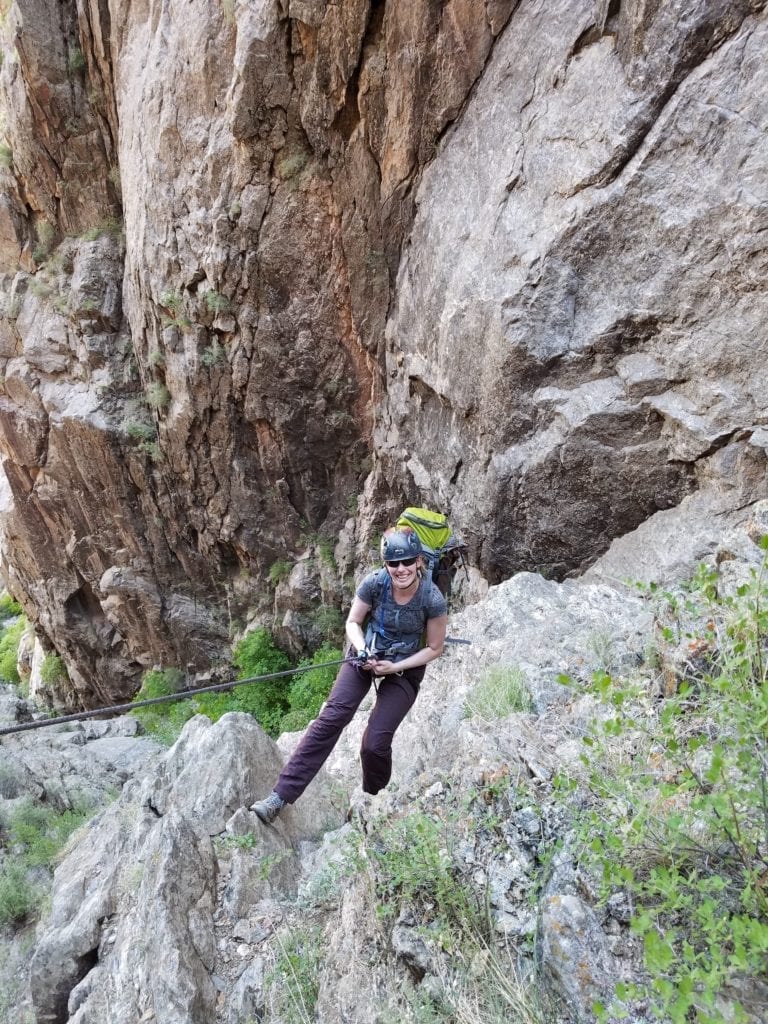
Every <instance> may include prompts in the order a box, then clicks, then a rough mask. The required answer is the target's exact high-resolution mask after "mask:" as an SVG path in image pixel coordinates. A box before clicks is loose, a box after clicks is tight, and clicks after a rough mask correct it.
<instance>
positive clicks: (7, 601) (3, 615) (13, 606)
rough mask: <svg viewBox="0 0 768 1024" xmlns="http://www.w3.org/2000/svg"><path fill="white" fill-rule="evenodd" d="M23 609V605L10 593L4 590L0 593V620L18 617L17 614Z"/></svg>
mask: <svg viewBox="0 0 768 1024" xmlns="http://www.w3.org/2000/svg"><path fill="white" fill-rule="evenodd" d="M21 611H22V609H21V605H20V604H19V602H18V601H14V599H13V598H12V597H11V595H10V594H9V593H7V592H6V591H4V592H3V594H2V595H0V620H2V619H13V618H16V616H17V615H21Z"/></svg>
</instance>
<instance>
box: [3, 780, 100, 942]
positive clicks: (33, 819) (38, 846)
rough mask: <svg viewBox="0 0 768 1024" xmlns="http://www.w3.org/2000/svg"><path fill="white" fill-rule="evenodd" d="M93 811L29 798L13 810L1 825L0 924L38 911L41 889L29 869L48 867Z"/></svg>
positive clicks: (18, 920)
mask: <svg viewBox="0 0 768 1024" xmlns="http://www.w3.org/2000/svg"><path fill="white" fill-rule="evenodd" d="M92 813H93V809H92V808H87V807H81V808H76V809H73V810H71V811H64V812H63V813H59V812H58V811H56V810H55V809H54V808H53V807H51V806H50V805H47V804H35V803H32V801H31V800H29V801H24V802H23V803H21V804H20V805H19V806H17V807H15V808H14V809H13V811H12V812H11V814H10V815H9V818H8V821H7V822H6V824H5V828H4V837H3V839H4V842H3V845H4V846H5V847H6V848H7V849H6V859H5V860H4V862H3V864H2V867H0V924H12V923H16V922H20V921H24V920H25V919H26V918H27V917H29V916H30V915H31V914H33V913H34V912H35V911H36V910H37V908H38V906H39V903H40V899H41V896H42V892H41V889H40V887H39V885H36V884H34V882H33V881H32V877H31V871H35V870H36V871H38V872H39V869H40V868H47V869H49V870H51V869H52V868H53V865H54V863H55V860H56V857H57V855H58V854H59V852H60V851H61V850H62V848H63V847H64V845H65V843H66V842H67V840H68V839H69V837H70V836H71V835H72V833H73V832H74V831H75V830H76V829H78V828H80V827H81V826H82V825H83V824H84V823H85V821H87V819H88V818H89V817H90V816H91V814H92ZM11 856H12V859H11Z"/></svg>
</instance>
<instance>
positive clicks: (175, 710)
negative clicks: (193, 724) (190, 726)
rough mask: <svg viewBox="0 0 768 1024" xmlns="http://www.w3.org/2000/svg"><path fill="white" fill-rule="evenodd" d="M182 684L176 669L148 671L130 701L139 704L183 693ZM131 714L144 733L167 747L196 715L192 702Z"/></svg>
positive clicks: (137, 710)
mask: <svg viewBox="0 0 768 1024" xmlns="http://www.w3.org/2000/svg"><path fill="white" fill-rule="evenodd" d="M183 681H184V676H183V674H182V673H181V672H180V671H179V669H176V668H167V669H151V670H150V671H149V672H146V673H145V674H144V678H143V679H142V682H141V688H140V689H139V691H138V693H137V694H136V695H135V697H134V698H133V699H134V701H141V700H152V699H154V698H155V697H168V696H170V695H171V694H173V693H178V691H179V690H180V689H182V684H183ZM131 714H133V715H135V716H136V718H138V720H139V721H140V722H141V724H142V726H143V727H144V730H145V732H147V733H149V734H150V735H152V736H154V738H155V739H156V740H158V741H159V742H160V743H165V744H166V745H168V746H170V745H171V744H173V743H175V742H176V740H177V739H178V738H179V733H180V732H181V730H182V729H183V728H184V725H185V723H186V722H188V721H189V719H190V718H192V716H193V715H195V714H196V710H195V708H194V706H193V704H192V702H191V701H188V700H179V701H167V702H166V703H164V704H153V705H150V706H149V707H146V708H136V710H135V711H132V712H131Z"/></svg>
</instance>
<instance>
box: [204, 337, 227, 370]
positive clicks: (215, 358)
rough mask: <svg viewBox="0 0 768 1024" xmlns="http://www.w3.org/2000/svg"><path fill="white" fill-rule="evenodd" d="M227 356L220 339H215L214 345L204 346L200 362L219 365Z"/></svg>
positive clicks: (207, 364) (205, 364)
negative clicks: (219, 341)
mask: <svg viewBox="0 0 768 1024" xmlns="http://www.w3.org/2000/svg"><path fill="white" fill-rule="evenodd" d="M226 357H227V353H226V351H225V349H224V346H223V345H220V344H219V343H218V341H214V343H213V344H212V345H209V346H208V347H207V348H204V349H203V351H202V353H201V355H200V362H201V363H202V364H203V366H218V365H219V364H220V363H223V362H224V360H225V359H226Z"/></svg>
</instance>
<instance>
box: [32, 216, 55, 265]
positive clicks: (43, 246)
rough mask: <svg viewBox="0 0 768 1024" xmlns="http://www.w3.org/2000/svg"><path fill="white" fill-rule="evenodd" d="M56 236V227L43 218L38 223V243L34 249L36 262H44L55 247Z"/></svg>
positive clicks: (33, 255) (33, 253)
mask: <svg viewBox="0 0 768 1024" xmlns="http://www.w3.org/2000/svg"><path fill="white" fill-rule="evenodd" d="M55 237H56V229H55V228H54V226H53V224H51V223H49V222H48V221H47V220H42V221H40V223H39V224H38V225H37V245H36V246H35V248H34V249H33V250H32V258H33V259H34V261H35V262H36V263H42V262H43V260H44V259H46V257H47V256H48V255H50V252H51V249H52V248H53V240H54V238H55Z"/></svg>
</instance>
